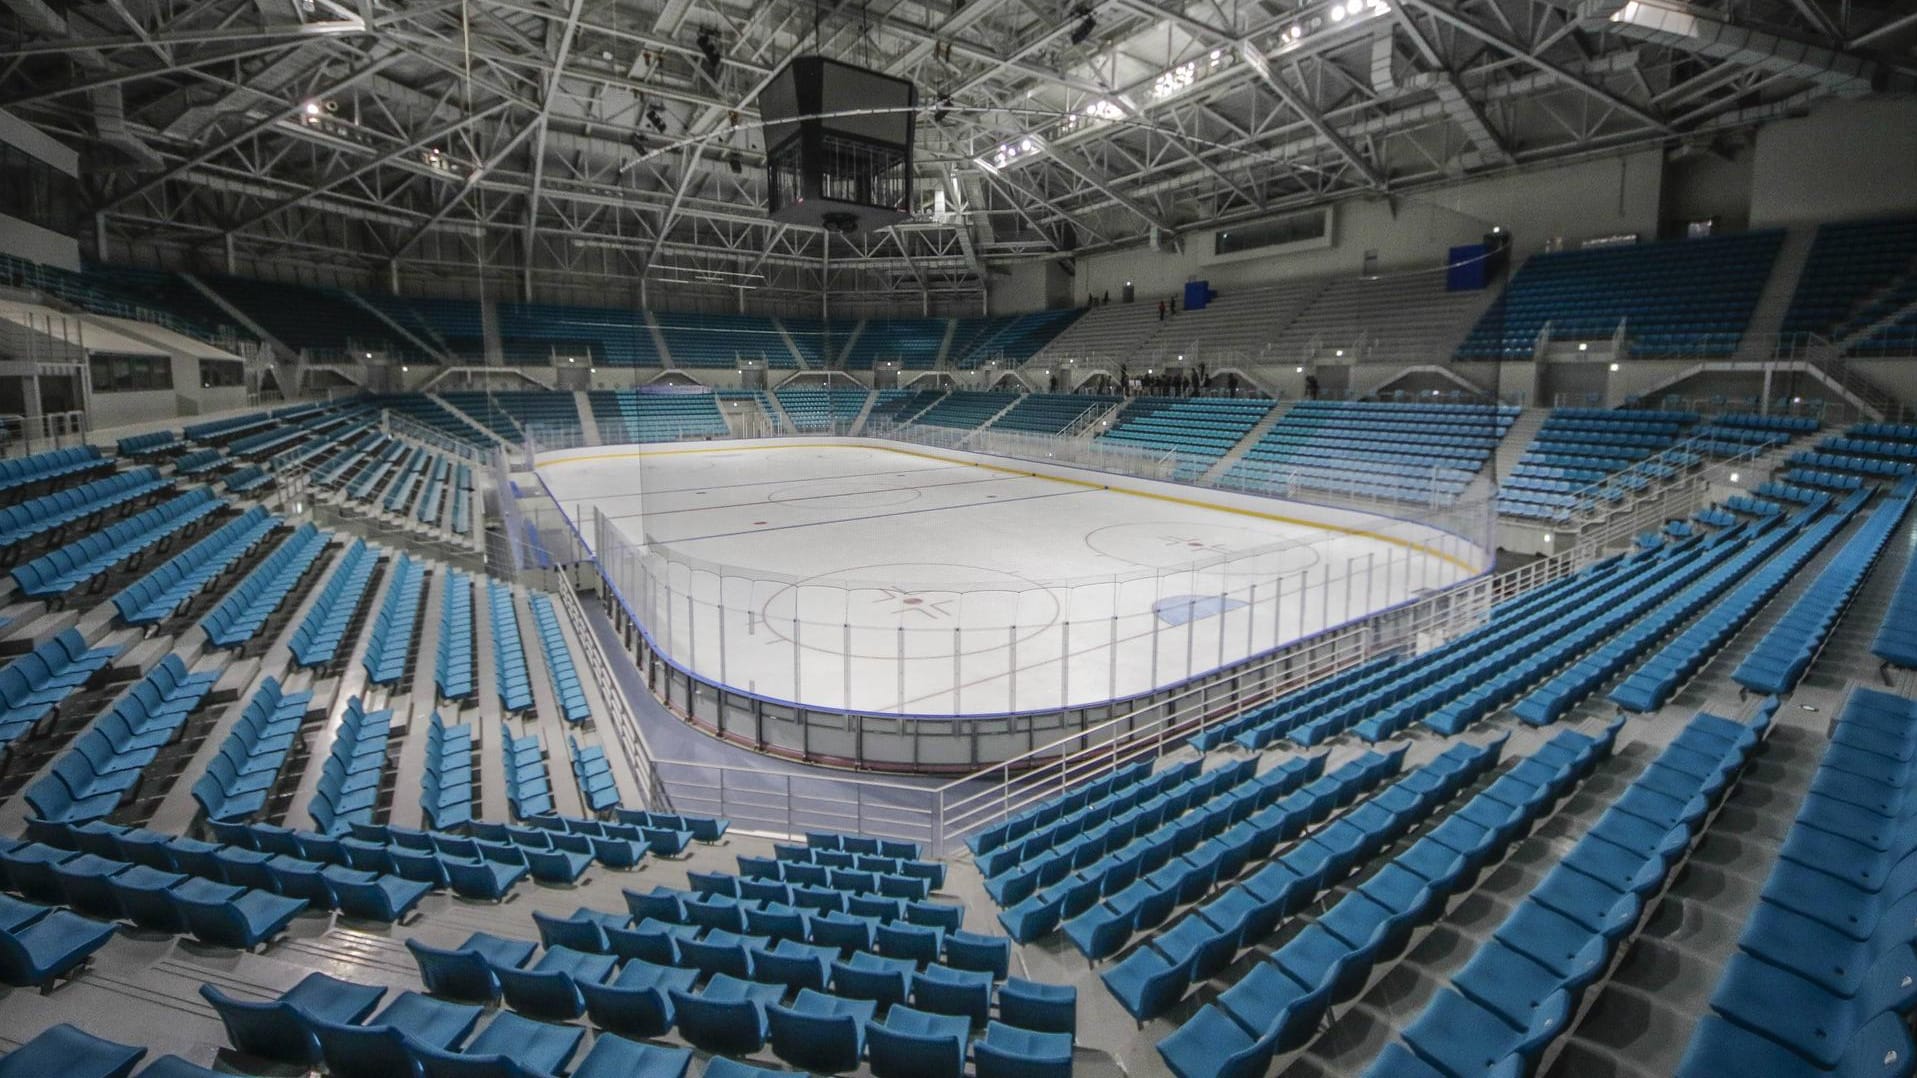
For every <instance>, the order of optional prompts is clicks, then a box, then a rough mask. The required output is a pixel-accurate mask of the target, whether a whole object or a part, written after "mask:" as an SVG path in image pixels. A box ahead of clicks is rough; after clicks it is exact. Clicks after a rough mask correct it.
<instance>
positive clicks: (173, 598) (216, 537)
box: [113, 505, 280, 625]
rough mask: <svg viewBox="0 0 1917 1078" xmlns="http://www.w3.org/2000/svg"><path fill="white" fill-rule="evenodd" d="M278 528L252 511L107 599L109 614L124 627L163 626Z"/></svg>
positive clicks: (267, 517)
mask: <svg viewBox="0 0 1917 1078" xmlns="http://www.w3.org/2000/svg"><path fill="white" fill-rule="evenodd" d="M279 525H280V519H279V518H278V517H276V516H274V515H272V514H271V513H268V512H267V511H266V510H265V509H264V508H263V507H261V506H257V505H256V506H254V507H253V508H251V509H249V510H247V511H246V512H244V513H242V514H240V515H239V516H238V517H235V518H234V519H232V520H229V521H227V522H226V523H225V524H222V525H221V526H220V527H218V528H217V529H215V530H214V531H213V533H212V534H211V535H208V536H207V537H206V538H204V539H201V540H200V541H199V542H197V543H195V544H193V545H192V546H190V547H188V548H187V549H186V550H184V551H182V552H180V553H179V554H176V555H174V556H173V557H172V558H170V559H168V560H167V561H166V563H165V564H163V565H161V566H160V567H159V568H157V569H155V570H153V571H152V572H150V573H148V574H147V575H145V576H143V577H141V578H140V579H138V580H136V581H134V582H133V583H131V584H129V585H127V586H126V587H125V588H124V589H123V590H121V591H120V593H119V594H117V595H115V596H114V597H113V607H114V609H115V610H118V611H119V612H120V617H121V618H122V619H124V620H125V621H126V623H127V624H129V625H154V624H158V623H159V622H162V621H165V620H166V619H167V618H169V617H172V616H173V612H174V611H176V610H178V609H179V608H180V606H181V605H183V604H184V603H185V602H186V601H187V600H188V599H189V598H191V597H192V596H193V595H195V594H197V593H198V592H199V590H200V589H201V588H203V587H205V586H206V584H207V582H208V581H210V580H212V579H213V578H214V577H217V576H219V575H220V574H221V573H223V572H225V571H226V568H227V567H228V566H230V565H232V564H233V563H234V562H235V561H237V560H239V558H240V557H241V556H242V555H244V554H245V553H246V552H247V551H249V550H251V549H253V547H254V546H255V545H256V544H258V543H259V541H260V540H261V539H264V538H265V537H266V535H267V533H269V532H271V531H273V530H274V529H275V528H277V527H279Z"/></svg>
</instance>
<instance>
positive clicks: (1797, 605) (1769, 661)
mask: <svg viewBox="0 0 1917 1078" xmlns="http://www.w3.org/2000/svg"><path fill="white" fill-rule="evenodd" d="M1914 491H1917V480H1910V479H1906V480H1904V481H1903V482H1902V483H1900V484H1898V487H1897V490H1896V491H1894V492H1893V493H1892V494H1891V495H1890V496H1889V497H1887V498H1886V499H1885V500H1883V501H1882V502H1879V503H1878V505H1877V508H1875V509H1873V510H1872V511H1871V514H1870V516H1869V517H1868V518H1866V519H1865V521H1864V523H1863V525H1862V526H1861V527H1859V528H1858V529H1857V533H1856V534H1855V535H1853V536H1852V537H1851V539H1850V541H1849V542H1847V543H1845V544H1844V545H1843V547H1841V548H1840V549H1839V550H1838V551H1837V554H1836V555H1835V556H1834V557H1833V558H1831V560H1830V562H1829V563H1828V564H1827V565H1825V566H1824V569H1823V571H1822V572H1820V573H1818V574H1817V579H1815V580H1813V581H1811V585H1810V587H1809V588H1807V589H1805V591H1804V593H1803V594H1801V595H1799V596H1798V597H1797V601H1796V602H1794V603H1792V604H1791V606H1790V609H1789V610H1787V611H1785V612H1784V616H1783V617H1782V618H1780V619H1778V622H1777V624H1775V625H1773V626H1771V628H1770V630H1769V631H1768V632H1766V633H1765V634H1764V636H1763V638H1762V639H1760V640H1759V641H1758V642H1757V644H1756V646H1754V647H1752V648H1751V650H1750V653H1749V654H1747V655H1745V656H1744V661H1743V662H1741V663H1739V664H1738V665H1737V669H1736V670H1733V671H1732V672H1731V680H1733V681H1735V682H1737V683H1738V684H1739V685H1742V686H1743V687H1744V688H1746V689H1749V690H1750V691H1752V692H1757V693H1784V692H1789V691H1790V690H1792V689H1794V688H1796V687H1797V681H1798V679H1799V678H1801V677H1803V676H1804V671H1805V670H1807V669H1809V667H1810V664H1811V660H1813V659H1815V658H1816V657H1817V654H1818V652H1820V651H1822V650H1823V647H1824V641H1825V640H1827V639H1828V638H1829V635H1830V632H1831V630H1832V629H1833V628H1835V627H1836V625H1837V619H1838V618H1840V617H1842V616H1843V614H1844V611H1845V610H1846V609H1847V608H1848V607H1849V606H1850V601H1851V598H1852V597H1853V596H1855V595H1856V594H1857V589H1858V588H1859V587H1860V586H1862V585H1863V583H1864V577H1865V576H1866V575H1868V574H1869V573H1870V570H1871V568H1872V567H1873V566H1875V565H1876V564H1877V559H1878V557H1879V556H1880V555H1882V554H1883V552H1884V547H1885V546H1886V545H1887V544H1888V543H1889V542H1890V538H1891V534H1892V533H1893V532H1895V531H1896V530H1897V528H1898V527H1900V526H1901V525H1902V524H1903V522H1904V517H1905V516H1906V515H1907V514H1908V513H1909V511H1910V500H1911V495H1912V493H1913V492H1914Z"/></svg>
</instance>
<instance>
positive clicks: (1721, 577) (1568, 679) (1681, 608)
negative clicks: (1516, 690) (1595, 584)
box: [1512, 517, 1803, 726]
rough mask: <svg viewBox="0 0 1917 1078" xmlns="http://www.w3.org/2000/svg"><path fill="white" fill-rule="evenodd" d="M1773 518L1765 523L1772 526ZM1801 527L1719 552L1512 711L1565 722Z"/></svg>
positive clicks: (1536, 721) (1529, 719)
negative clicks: (1651, 607)
mask: <svg viewBox="0 0 1917 1078" xmlns="http://www.w3.org/2000/svg"><path fill="white" fill-rule="evenodd" d="M1776 519H1777V518H1775V517H1772V518H1766V522H1773V521H1775V520H1776ZM1802 523H1803V522H1802V521H1798V522H1797V523H1795V524H1793V525H1791V526H1789V527H1782V528H1778V527H1768V526H1765V527H1761V528H1760V529H1759V530H1757V531H1755V532H1753V533H1752V534H1753V535H1755V536H1756V537H1755V538H1754V539H1753V540H1752V541H1751V542H1750V543H1748V544H1747V545H1745V546H1744V547H1743V548H1742V549H1736V550H1733V549H1732V548H1730V547H1728V546H1723V547H1720V548H1719V552H1720V554H1723V553H1729V555H1730V556H1729V557H1728V558H1720V559H1719V560H1718V562H1717V564H1715V565H1714V566H1712V567H1711V568H1710V571H1709V572H1708V573H1707V574H1706V575H1704V576H1703V577H1701V578H1699V579H1697V580H1696V581H1694V582H1693V583H1691V584H1689V585H1687V586H1686V587H1685V588H1684V589H1683V590H1682V591H1680V592H1678V593H1677V594H1676V595H1673V596H1671V597H1670V598H1669V599H1667V600H1665V601H1664V602H1662V603H1660V604H1658V606H1657V608H1656V609H1654V610H1652V611H1651V612H1650V613H1649V614H1646V615H1645V616H1644V617H1643V618H1641V619H1639V620H1638V621H1636V622H1634V623H1633V624H1631V625H1630V626H1629V627H1628V628H1626V629H1624V630H1623V631H1622V632H1620V633H1618V634H1617V635H1616V636H1613V637H1612V638H1611V639H1610V640H1607V641H1606V642H1605V643H1604V645H1603V646H1602V647H1599V648H1598V649H1597V650H1595V651H1593V652H1591V653H1590V654H1589V655H1587V656H1585V657H1584V659H1583V660H1581V661H1580V662H1577V663H1575V664H1573V665H1571V666H1569V667H1567V668H1565V669H1563V670H1560V671H1559V672H1558V674H1557V675H1556V676H1555V677H1553V678H1551V680H1549V681H1547V682H1545V683H1544V684H1543V685H1540V686H1538V687H1537V688H1536V689H1535V690H1533V691H1532V692H1531V693H1530V694H1529V695H1527V696H1525V698H1524V699H1522V700H1520V701H1518V703H1517V705H1516V706H1515V707H1513V708H1512V713H1513V714H1515V715H1516V716H1517V717H1518V719H1519V720H1521V721H1523V722H1525V723H1528V724H1530V725H1532V726H1547V725H1549V724H1551V723H1554V722H1556V721H1558V720H1559V719H1561V718H1563V717H1564V716H1565V715H1566V714H1567V713H1569V712H1570V710H1571V709H1572V708H1574V707H1576V706H1577V705H1578V704H1579V703H1580V702H1581V701H1583V700H1584V698H1585V697H1587V696H1589V695H1590V694H1591V693H1593V692H1596V691H1597V689H1598V687H1599V686H1600V685H1603V684H1604V683H1605V682H1607V681H1609V680H1611V679H1612V678H1614V677H1616V676H1617V675H1618V674H1619V673H1621V672H1623V670H1624V668H1625V667H1627V666H1629V665H1630V664H1632V663H1634V662H1636V661H1637V660H1638V658H1640V657H1641V656H1642V655H1644V653H1645V652H1647V651H1648V650H1650V648H1651V647H1652V646H1653V645H1655V644H1656V643H1657V642H1658V641H1660V640H1663V639H1664V638H1665V637H1666V636H1668V635H1670V633H1671V631H1672V630H1673V629H1675V628H1676V627H1677V626H1679V625H1682V624H1683V623H1685V622H1687V621H1689V620H1690V619H1691V618H1692V617H1693V616H1695V615H1696V614H1697V612H1698V611H1699V610H1701V609H1703V608H1704V606H1705V605H1706V604H1709V603H1711V602H1714V601H1715V600H1717V599H1718V598H1719V597H1720V596H1722V595H1724V594H1725V592H1726V591H1727V590H1728V589H1729V588H1731V587H1732V586H1733V585H1735V584H1736V583H1737V581H1738V580H1740V579H1742V578H1743V577H1744V576H1745V575H1746V574H1748V573H1749V572H1750V571H1751V570H1752V569H1754V568H1756V567H1757V566H1758V565H1760V564H1762V563H1763V561H1764V560H1765V559H1766V558H1769V557H1770V556H1771V555H1772V554H1774V553H1776V552H1777V550H1778V548H1779V547H1781V546H1783V545H1784V544H1785V543H1786V542H1788V541H1789V540H1790V539H1791V537H1792V536H1794V535H1796V534H1797V531H1798V529H1799V528H1800V527H1801V526H1802Z"/></svg>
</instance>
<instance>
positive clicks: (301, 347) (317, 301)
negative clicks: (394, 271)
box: [207, 277, 431, 363]
mask: <svg viewBox="0 0 1917 1078" xmlns="http://www.w3.org/2000/svg"><path fill="white" fill-rule="evenodd" d="M207 283H208V284H209V285H211V286H212V288H213V290H214V291H215V292H218V293H219V294H220V295H221V296H222V297H224V298H225V299H226V300H227V302H229V303H231V304H233V306H235V307H237V308H239V309H240V310H242V311H244V312H245V313H246V315H247V317H249V318H251V319H252V320H253V321H254V322H255V323H257V324H258V325H259V326H260V327H261V328H263V329H265V330H266V332H267V333H269V334H271V335H272V336H274V337H275V338H277V339H278V340H279V341H280V343H282V344H284V345H286V346H287V347H289V348H293V349H296V350H298V351H300V352H303V353H307V354H309V355H310V356H313V357H317V358H328V359H335V360H342V359H345V358H347V357H348V356H349V355H351V354H352V353H353V352H355V351H358V352H362V353H364V352H383V353H385V354H387V355H390V356H393V357H395V358H398V359H402V360H405V361H406V362H409V363H424V362H427V361H428V360H429V359H430V358H431V357H430V356H428V355H427V354H426V353H424V352H422V351H420V349H419V347H418V346H417V345H415V344H413V343H412V342H411V341H408V340H407V339H406V337H405V336H404V335H403V334H401V333H399V332H398V331H397V330H395V329H394V328H393V326H392V324H391V323H389V322H387V321H386V320H385V319H383V318H381V317H380V316H379V315H377V314H374V313H373V312H372V311H370V310H368V309H367V308H365V307H364V306H361V305H360V303H359V302H358V301H357V300H355V299H353V298H352V297H351V296H350V295H348V294H347V293H345V292H342V291H340V290H338V289H334V288H307V287H305V286H303V285H290V284H278V283H275V282H271V281H255V280H251V279H248V278H244V277H208V278H207Z"/></svg>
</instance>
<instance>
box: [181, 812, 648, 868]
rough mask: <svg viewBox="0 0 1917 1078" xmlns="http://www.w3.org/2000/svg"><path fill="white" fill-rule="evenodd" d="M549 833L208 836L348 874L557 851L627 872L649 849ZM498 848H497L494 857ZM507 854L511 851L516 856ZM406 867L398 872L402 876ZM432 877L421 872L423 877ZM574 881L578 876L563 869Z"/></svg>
mask: <svg viewBox="0 0 1917 1078" xmlns="http://www.w3.org/2000/svg"><path fill="white" fill-rule="evenodd" d="M535 819H536V820H537V821H538V822H540V823H545V824H549V825H550V826H546V827H516V826H513V825H511V824H504V823H499V822H497V821H492V820H473V821H472V822H471V823H470V824H468V825H467V826H466V830H465V831H464V832H463V833H462V832H454V831H438V830H423V829H420V828H416V827H401V826H399V825H397V824H373V823H353V824H350V825H349V826H348V827H347V830H346V832H345V833H344V834H339V835H325V834H320V833H318V832H314V831H298V830H293V829H291V828H285V827H275V826H271V825H268V824H260V823H256V824H222V823H218V822H213V823H211V824H210V826H211V827H212V829H213V833H214V835H215V836H216V837H218V838H219V839H220V841H222V842H226V843H228V844H231V845H235V846H248V847H252V848H255V849H260V850H264V851H266V852H268V853H286V854H290V855H292V856H296V857H301V858H304V859H307V860H313V861H326V862H329V863H332V864H338V865H346V866H349V867H352V868H377V869H380V870H382V871H399V870H400V869H395V868H392V867H391V866H392V865H393V863H394V862H393V861H392V860H391V856H389V855H392V856H403V855H405V854H438V855H440V856H441V857H442V858H445V857H466V858H474V857H485V858H488V859H492V860H497V861H500V862H502V863H509V864H524V863H525V862H526V858H525V854H526V853H528V852H533V853H541V852H545V851H550V850H560V851H564V852H566V853H570V854H583V855H585V856H586V858H587V859H588V860H592V861H597V862H599V863H600V864H602V865H605V866H606V867H608V868H632V867H634V866H636V865H638V864H639V863H640V862H641V861H642V860H644V858H645V856H646V854H647V853H648V852H649V851H650V848H651V842H650V840H649V839H648V838H647V836H646V829H645V828H641V827H636V826H632V825H626V824H613V823H606V824H599V822H598V821H596V820H595V821H589V822H591V823H593V824H595V825H597V826H595V827H592V828H585V827H583V826H582V827H579V828H577V829H571V830H569V829H567V828H566V827H563V826H558V825H557V818H555V817H536V818H535ZM495 847H498V848H497V849H495ZM505 847H515V848H516V849H517V852H512V851H509V850H507V849H506V848H505ZM403 867H404V866H403V865H402V866H401V868H403ZM435 871H436V870H426V875H429V876H430V875H432V874H434V872H435ZM567 872H568V873H569V874H572V875H577V873H574V872H572V870H571V869H568V870H567Z"/></svg>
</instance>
